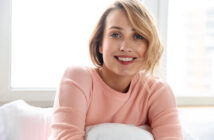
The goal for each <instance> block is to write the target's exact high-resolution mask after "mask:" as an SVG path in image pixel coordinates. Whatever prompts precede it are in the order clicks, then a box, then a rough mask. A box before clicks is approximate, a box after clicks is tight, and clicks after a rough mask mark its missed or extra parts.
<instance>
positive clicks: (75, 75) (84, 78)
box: [63, 66, 92, 85]
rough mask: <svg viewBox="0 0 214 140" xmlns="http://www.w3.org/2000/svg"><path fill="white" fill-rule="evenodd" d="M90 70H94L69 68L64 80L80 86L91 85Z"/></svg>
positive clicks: (81, 67)
mask: <svg viewBox="0 0 214 140" xmlns="http://www.w3.org/2000/svg"><path fill="white" fill-rule="evenodd" d="M90 69H92V68H90V67H86V66H68V67H67V68H66V70H65V73H64V76H63V78H66V79H70V80H72V81H75V82H76V83H78V84H85V85H90V83H91V82H92V76H91V74H90Z"/></svg>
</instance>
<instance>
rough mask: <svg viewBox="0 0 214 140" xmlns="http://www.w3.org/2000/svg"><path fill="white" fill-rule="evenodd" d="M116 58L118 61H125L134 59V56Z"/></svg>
mask: <svg viewBox="0 0 214 140" xmlns="http://www.w3.org/2000/svg"><path fill="white" fill-rule="evenodd" d="M118 59H119V60H120V61H126V62H128V61H132V60H134V58H130V57H129V58H128V57H118Z"/></svg>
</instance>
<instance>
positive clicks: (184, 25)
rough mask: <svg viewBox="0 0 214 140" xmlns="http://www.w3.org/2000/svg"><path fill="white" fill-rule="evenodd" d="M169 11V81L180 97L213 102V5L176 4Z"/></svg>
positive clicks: (200, 0)
mask: <svg viewBox="0 0 214 140" xmlns="http://www.w3.org/2000/svg"><path fill="white" fill-rule="evenodd" d="M168 7H169V10H168V38H167V39H168V43H167V80H168V82H169V83H170V85H171V87H172V89H174V92H175V94H176V95H177V96H183V97H186V96H189V97H204V98H209V100H211V99H213V97H214V41H213V38H214V1H211V0H197V1H194V0H188V1H185V0H174V1H169V3H168ZM212 101H213V100H212ZM190 102H191V101H190Z"/></svg>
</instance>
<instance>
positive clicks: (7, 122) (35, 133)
mask: <svg viewBox="0 0 214 140" xmlns="http://www.w3.org/2000/svg"><path fill="white" fill-rule="evenodd" d="M52 110H53V109H52V108H40V107H34V106H31V105H29V104H27V103H26V102H24V101H23V100H16V101H13V102H10V103H8V104H5V105H3V106H1V107H0V140H47V139H48V136H49V134H50V125H49V124H50V117H51V114H52Z"/></svg>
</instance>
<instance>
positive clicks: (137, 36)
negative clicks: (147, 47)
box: [134, 34, 144, 39]
mask: <svg viewBox="0 0 214 140" xmlns="http://www.w3.org/2000/svg"><path fill="white" fill-rule="evenodd" d="M134 38H135V39H144V37H143V36H141V35H139V34H135V36H134Z"/></svg>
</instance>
